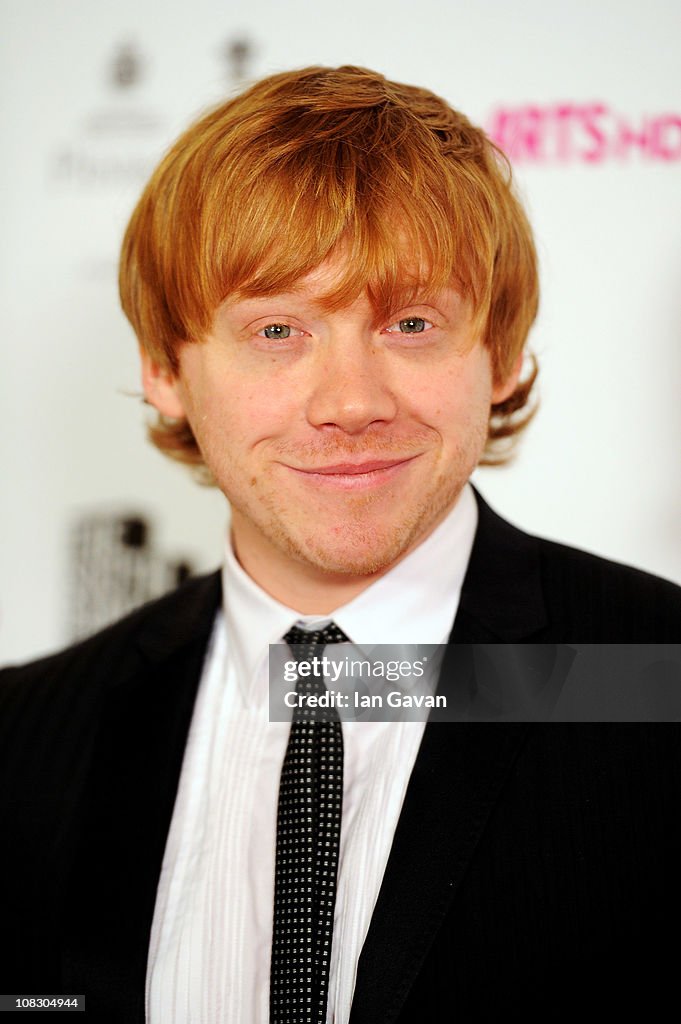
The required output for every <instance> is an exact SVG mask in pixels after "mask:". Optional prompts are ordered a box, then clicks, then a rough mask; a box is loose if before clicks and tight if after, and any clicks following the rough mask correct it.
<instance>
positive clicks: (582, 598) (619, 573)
mask: <svg viewBox="0 0 681 1024" xmlns="http://www.w3.org/2000/svg"><path fill="white" fill-rule="evenodd" d="M535 540H536V543H537V546H538V554H539V559H540V565H541V578H542V587H543V591H544V596H545V600H546V603H547V607H548V609H549V615H550V618H551V619H552V620H553V621H562V622H571V623H572V624H573V626H577V625H581V628H582V632H583V633H584V636H581V637H580V636H574V637H573V639H576V640H577V639H584V640H585V641H596V642H600V641H605V642H610V641H612V642H625V643H626V642H631V643H639V642H648V641H650V642H656V643H657V642H675V641H678V640H681V587H679V586H677V585H676V584H675V583H672V582H670V581H669V580H665V579H663V578H661V577H659V576H655V575H653V574H652V573H648V572H644V571H643V570H641V569H635V568H633V567H632V566H629V565H624V564H622V563H619V562H614V561H611V560H610V559H607V558H602V557H601V556H599V555H594V554H591V553H589V552H587V551H583V550H581V549H580V548H574V547H570V546H568V545H565V544H559V543H557V542H555V541H550V540H545V539H543V538H535Z"/></svg>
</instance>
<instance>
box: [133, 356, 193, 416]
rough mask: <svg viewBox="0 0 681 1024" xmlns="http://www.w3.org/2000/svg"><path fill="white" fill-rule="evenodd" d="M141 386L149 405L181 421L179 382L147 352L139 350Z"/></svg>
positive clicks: (182, 407)
mask: <svg viewBox="0 0 681 1024" xmlns="http://www.w3.org/2000/svg"><path fill="white" fill-rule="evenodd" d="M140 359H141V361H142V386H143V388H144V397H145V398H146V400H147V402H149V404H150V405H153V406H154V408H155V409H158V411H159V412H160V413H161V415H162V416H169V417H170V418H171V419H175V420H179V419H183V418H184V415H185V411H184V405H183V403H182V398H181V395H180V381H179V379H178V378H177V377H176V376H175V375H174V374H173V372H172V370H170V369H169V368H168V367H165V366H161V364H160V363H159V362H157V361H156V360H155V359H154V358H153V357H152V356H151V355H149V353H148V352H146V351H145V350H144V349H143V348H140Z"/></svg>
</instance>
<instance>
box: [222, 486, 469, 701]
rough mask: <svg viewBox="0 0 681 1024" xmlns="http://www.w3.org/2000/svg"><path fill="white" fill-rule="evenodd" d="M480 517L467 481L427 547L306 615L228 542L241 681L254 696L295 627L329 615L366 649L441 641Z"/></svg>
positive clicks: (228, 587) (229, 604)
mask: <svg viewBox="0 0 681 1024" xmlns="http://www.w3.org/2000/svg"><path fill="white" fill-rule="evenodd" d="M477 522H478V509H477V503H476V501H475V497H474V495H473V490H472V488H471V486H470V484H466V485H465V487H464V488H463V490H462V492H461V494H460V495H459V498H458V499H457V501H456V503H455V505H454V507H453V508H452V509H451V510H450V511H449V512H448V514H447V516H446V517H445V519H443V521H442V522H441V523H440V525H439V526H438V527H437V528H436V529H435V530H433V532H432V533H431V534H430V535H429V536H428V537H426V539H425V540H424V541H423V543H422V544H419V546H418V547H417V548H414V550H413V551H411V552H410V553H409V554H408V555H407V556H406V558H403V559H402V561H400V562H398V564H397V565H396V566H394V567H393V568H392V569H391V570H390V571H389V572H387V573H386V574H385V576H382V577H381V578H380V579H378V580H376V582H375V583H372V584H371V586H369V587H367V589H366V590H364V591H362V593H361V594H358V596H357V597H355V598H353V600H352V601H349V602H348V603H347V604H345V605H341V607H339V608H337V609H336V610H335V611H333V612H331V613H329V614H328V615H324V616H319V615H301V614H300V612H297V611H295V610H294V609H293V608H288V607H287V606H286V605H284V604H281V603H280V602H279V601H277V600H276V599H275V598H273V597H272V596H271V595H270V594H267V593H266V592H265V591H264V590H263V589H262V588H261V587H260V586H258V584H257V583H255V581H254V580H252V579H251V577H250V576H248V575H247V574H246V573H245V572H244V570H243V569H242V568H241V566H240V565H239V563H238V562H237V560H236V557H235V555H234V552H233V550H232V545H231V542H230V541H229V539H228V541H227V544H226V552H225V562H224V565H223V569H222V583H223V587H222V592H223V610H224V615H225V621H226V623H227V634H228V643H229V649H230V655H231V656H232V657H233V658H234V664H235V667H236V673H237V679H238V685H239V688H240V690H241V693H242V696H243V698H244V700H248V697H249V693H250V692H251V689H252V687H253V684H254V679H255V674H256V671H257V669H258V668H259V666H260V665H261V663H262V659H263V657H264V656H265V655H266V654H267V652H268V645H269V644H275V643H278V642H279V641H280V640H281V638H282V637H283V636H284V634H285V633H287V632H288V630H289V629H290V628H291V626H292V625H294V624H296V623H297V624H298V625H300V626H302V627H304V628H308V629H311V628H321V627H322V626H323V625H325V624H326V623H328V622H330V621H331V619H333V621H334V622H335V623H336V625H338V626H339V627H340V628H341V629H342V630H343V632H344V633H345V634H346V635H347V636H348V637H349V638H350V640H352V641H353V643H355V644H357V645H358V646H360V647H363V646H370V645H374V644H403V643H405V642H407V643H410V644H412V643H413V644H441V643H444V642H445V641H446V639H447V637H448V636H449V632H450V630H451V628H452V623H453V621H454V617H455V615H456V610H457V608H458V604H459V597H460V594H461V586H462V584H463V579H464V576H465V574H466V568H467V566H468V560H469V558H470V553H471V549H472V547H473V539H474V537H475V531H476V528H477Z"/></svg>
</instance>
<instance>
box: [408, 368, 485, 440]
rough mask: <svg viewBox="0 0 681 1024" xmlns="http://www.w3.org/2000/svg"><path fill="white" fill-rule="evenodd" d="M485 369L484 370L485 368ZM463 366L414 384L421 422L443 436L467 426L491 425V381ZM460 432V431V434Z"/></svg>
mask: <svg viewBox="0 0 681 1024" xmlns="http://www.w3.org/2000/svg"><path fill="white" fill-rule="evenodd" d="M483 369H484V368H483ZM464 370H465V368H463V367H453V368H450V369H447V370H442V371H441V372H440V373H438V374H430V375H429V376H428V378H426V379H424V380H421V381H418V382H417V381H415V382H413V386H412V388H411V391H410V398H411V402H412V408H413V409H414V410H415V411H418V416H419V419H420V420H421V421H422V422H424V423H426V424H428V425H430V426H432V427H434V428H435V429H436V430H438V431H439V432H440V433H442V434H443V435H445V434H447V433H448V432H449V431H451V430H453V429H456V428H461V427H462V426H464V425H477V424H479V423H481V422H482V423H484V424H486V423H487V419H488V417H489V410H490V405H491V394H492V383H491V378H490V376H489V375H488V374H486V373H484V372H479V370H478V372H475V373H473V372H464ZM457 432H458V431H457Z"/></svg>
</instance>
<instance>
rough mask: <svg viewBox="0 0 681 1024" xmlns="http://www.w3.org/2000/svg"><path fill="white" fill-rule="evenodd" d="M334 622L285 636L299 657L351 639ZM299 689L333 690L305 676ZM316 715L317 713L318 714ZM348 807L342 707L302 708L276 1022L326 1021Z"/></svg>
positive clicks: (287, 763)
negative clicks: (344, 816)
mask: <svg viewBox="0 0 681 1024" xmlns="http://www.w3.org/2000/svg"><path fill="white" fill-rule="evenodd" d="M347 639H348V638H347V637H346V635H345V633H343V631H342V630H340V629H339V628H338V626H336V625H335V624H334V623H333V622H332V623H330V624H329V625H328V626H326V628H325V629H321V630H317V631H315V632H310V631H307V630H303V629H299V628H298V627H297V626H294V627H293V628H292V629H291V630H289V632H288V633H287V634H286V636H285V637H284V640H285V641H286V643H287V644H288V645H289V647H291V651H292V653H293V656H294V658H295V659H296V661H297V662H301V661H310V660H311V659H312V658H314V657H321V655H322V651H323V650H324V647H325V646H326V645H327V644H339V643H343V642H344V641H347ZM296 692H297V693H298V694H299V695H305V696H309V695H311V694H315V695H320V696H321V694H323V693H325V692H326V686H325V684H324V679H323V677H322V676H321V675H318V676H317V675H309V676H305V677H299V678H298V682H297V684H296ZM315 719H316V720H315ZM342 806H343V732H342V729H341V723H340V720H339V718H338V712H337V711H336V709H335V708H327V709H324V711H323V712H322V710H321V709H319V708H315V709H311V708H308V707H307V706H303V707H296V708H294V711H293V720H292V722H291V732H290V735H289V740H288V746H287V748H286V756H285V757H284V764H283V767H282V771H281V780H280V783H279V806H278V809H277V856H276V867H275V873H274V927H273V932H272V963H271V971H270V1024H324V1022H325V1021H326V1000H327V996H328V991H329V962H330V959H331V940H332V937H333V911H334V905H335V902H336V875H337V872H338V851H339V849H340V829H341V810H342Z"/></svg>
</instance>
